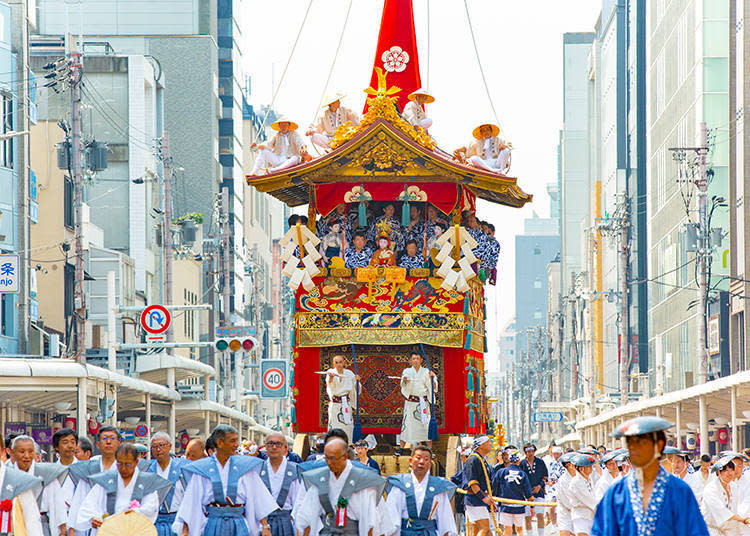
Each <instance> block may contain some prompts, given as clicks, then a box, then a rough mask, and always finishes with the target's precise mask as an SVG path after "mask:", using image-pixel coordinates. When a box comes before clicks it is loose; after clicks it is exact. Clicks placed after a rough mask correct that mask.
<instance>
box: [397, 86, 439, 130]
mask: <svg viewBox="0 0 750 536" xmlns="http://www.w3.org/2000/svg"><path fill="white" fill-rule="evenodd" d="M407 98H408V99H409V102H407V103H406V106H404V113H403V114H402V115H403V116H404V119H405V120H406V121H408V122H409V123H411V124H412V125H413V126H415V127H419V128H422V129H424V130H425V131H427V130H428V129H429V128H430V127H431V126H432V119H430V118H429V117H427V114H426V113H425V111H424V105H425V104H428V103H430V102H435V97H433V96H432V95H430V94H429V93H427V92H426V91H425V90H424V89H422V88H419V89H418V90H416V91H415V92H413V93H411V94H410V95H409V96H408V97H407Z"/></svg>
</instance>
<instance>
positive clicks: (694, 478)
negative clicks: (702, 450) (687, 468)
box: [684, 454, 711, 504]
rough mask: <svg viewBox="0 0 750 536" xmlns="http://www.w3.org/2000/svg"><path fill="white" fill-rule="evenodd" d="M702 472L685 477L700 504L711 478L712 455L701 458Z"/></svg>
mask: <svg viewBox="0 0 750 536" xmlns="http://www.w3.org/2000/svg"><path fill="white" fill-rule="evenodd" d="M700 464H701V467H700V470H698V471H695V472H694V473H688V474H687V475H685V479H684V480H685V483H686V484H687V485H688V486H690V489H691V490H693V493H694V494H695V498H696V499H697V501H698V504H700V503H701V499H702V497H703V490H704V488H705V487H706V484H708V482H709V478H710V477H711V455H709V454H704V455H702V456H701V458H700Z"/></svg>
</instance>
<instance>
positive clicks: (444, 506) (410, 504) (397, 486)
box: [386, 445, 458, 536]
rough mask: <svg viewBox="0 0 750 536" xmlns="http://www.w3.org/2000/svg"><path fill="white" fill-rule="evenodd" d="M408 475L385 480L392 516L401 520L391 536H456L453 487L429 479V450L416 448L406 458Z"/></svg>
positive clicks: (447, 483) (431, 478)
mask: <svg viewBox="0 0 750 536" xmlns="http://www.w3.org/2000/svg"><path fill="white" fill-rule="evenodd" d="M409 467H410V468H411V472H409V473H406V474H401V475H393V476H391V477H389V478H388V499H387V501H386V503H387V505H388V507H389V509H390V511H391V515H392V516H393V517H394V518H395V519H400V528H397V529H396V532H395V533H394V536H447V535H455V534H457V532H458V531H457V529H456V519H455V518H454V516H453V510H452V509H451V498H452V497H453V493H454V492H455V490H456V486H455V485H454V484H453V483H452V482H451V481H450V480H447V479H445V478H441V477H438V476H432V475H430V470H431V469H432V449H430V448H429V447H426V446H423V445H417V446H416V447H414V448H413V449H412V452H411V457H410V458H409Z"/></svg>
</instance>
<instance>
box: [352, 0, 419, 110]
mask: <svg viewBox="0 0 750 536" xmlns="http://www.w3.org/2000/svg"><path fill="white" fill-rule="evenodd" d="M375 67H380V68H381V69H383V71H385V72H386V73H387V75H388V77H387V82H388V87H391V86H398V87H399V88H401V92H400V93H398V94H397V95H396V96H397V97H398V107H399V109H401V110H403V109H404V106H405V105H406V103H407V102H408V99H407V96H408V95H409V93H411V92H413V91H416V90H417V89H419V88H420V87H421V86H422V82H421V78H420V76H419V55H418V53H417V35H416V32H415V31H414V8H413V6H412V0H385V4H384V5H383V18H382V19H381V20H380V34H379V35H378V47H377V48H376V49H375V63H374V65H373V70H372V77H371V79H370V87H373V88H377V87H378V77H377V74H376V73H375ZM365 109H367V102H365Z"/></svg>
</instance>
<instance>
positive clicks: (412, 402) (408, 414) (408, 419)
mask: <svg viewBox="0 0 750 536" xmlns="http://www.w3.org/2000/svg"><path fill="white" fill-rule="evenodd" d="M409 364H410V365H411V366H410V367H409V368H406V369H404V371H403V372H402V373H401V394H402V395H403V396H404V418H403V421H402V423H401V435H400V442H399V450H401V449H403V448H404V445H405V444H406V443H411V444H412V445H417V444H418V443H427V446H432V441H430V440H429V438H428V437H427V435H428V434H427V431H428V427H429V424H430V402H431V401H432V399H433V397H434V396H435V395H434V393H435V392H436V391H437V388H438V381H437V376H436V375H435V373H434V372H433V371H431V370H429V369H428V368H427V367H423V366H422V354H420V353H419V352H418V351H416V350H415V351H413V352H411V354H410V355H409ZM398 454H400V452H399V453H398Z"/></svg>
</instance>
